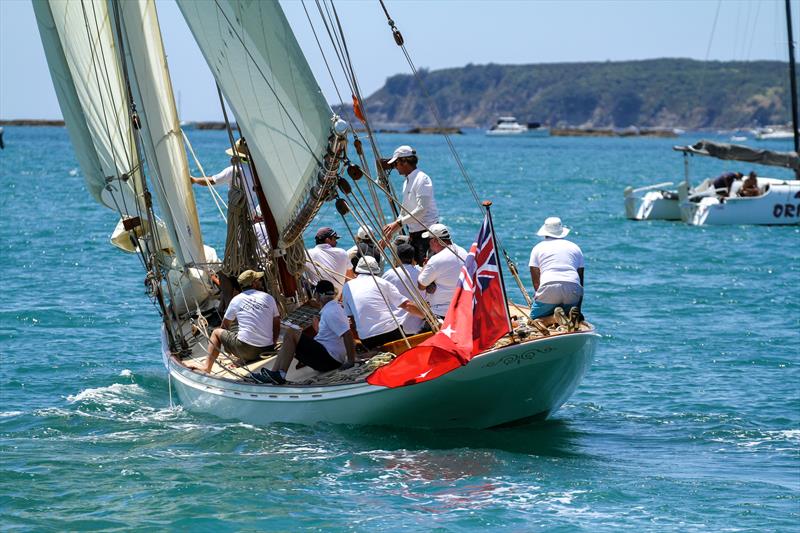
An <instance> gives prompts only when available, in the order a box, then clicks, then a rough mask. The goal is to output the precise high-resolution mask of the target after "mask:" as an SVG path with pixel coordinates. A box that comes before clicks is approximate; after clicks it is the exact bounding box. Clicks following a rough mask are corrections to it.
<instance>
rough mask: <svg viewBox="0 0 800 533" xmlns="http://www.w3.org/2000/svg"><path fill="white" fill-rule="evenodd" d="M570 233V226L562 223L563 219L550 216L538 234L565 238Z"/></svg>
mask: <svg viewBox="0 0 800 533" xmlns="http://www.w3.org/2000/svg"><path fill="white" fill-rule="evenodd" d="M568 234H569V228H567V227H565V226H563V225H562V224H561V219H560V218H558V217H548V218H547V219H546V220H545V221H544V224H542V227H541V228H539V231H537V232H536V235H538V236H539V237H552V238H554V239H563V238H564V237H566V236H567V235H568Z"/></svg>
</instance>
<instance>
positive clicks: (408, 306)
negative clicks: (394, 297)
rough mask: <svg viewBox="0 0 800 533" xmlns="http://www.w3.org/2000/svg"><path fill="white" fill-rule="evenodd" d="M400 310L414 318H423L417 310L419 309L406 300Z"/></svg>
mask: <svg viewBox="0 0 800 533" xmlns="http://www.w3.org/2000/svg"><path fill="white" fill-rule="evenodd" d="M400 309H403V310H405V311H408V312H409V313H411V314H412V315H414V316H416V317H419V318H425V315H424V314H423V313H422V311H420V310H419V307H417V306H416V304H415V303H414V302H412V301H410V300H406V301H405V302H403V303H401V304H400Z"/></svg>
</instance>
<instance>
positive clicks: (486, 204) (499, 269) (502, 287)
mask: <svg viewBox="0 0 800 533" xmlns="http://www.w3.org/2000/svg"><path fill="white" fill-rule="evenodd" d="M481 205H483V207H484V208H486V216H487V217H488V218H489V232H490V233H491V234H492V244H493V245H494V250H495V254H496V255H497V273H498V275H499V276H500V290H501V291H503V307H504V308H505V310H506V321H507V322H508V332H509V333H510V334H511V336H512V337H513V336H514V327H513V326H512V325H511V314H509V312H508V295H507V294H506V282H505V281H504V280H503V268H502V266H501V263H502V261H500V254H499V253H497V252H498V250H499V248H498V247H497V238H496V237H495V234H494V222H493V221H492V212H491V210H490V209H489V208H490V207H491V205H492V202H491V201H490V200H484V201H483V203H482V204H481Z"/></svg>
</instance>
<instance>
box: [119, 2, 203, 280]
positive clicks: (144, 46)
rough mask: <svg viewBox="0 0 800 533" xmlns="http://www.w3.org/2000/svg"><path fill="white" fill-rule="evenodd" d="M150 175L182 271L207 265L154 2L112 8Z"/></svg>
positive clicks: (120, 5)
mask: <svg viewBox="0 0 800 533" xmlns="http://www.w3.org/2000/svg"><path fill="white" fill-rule="evenodd" d="M112 5H113V6H114V7H113V12H112V14H111V15H112V18H113V20H117V18H118V22H119V27H120V33H121V36H122V43H121V46H120V49H121V50H123V51H124V55H125V61H124V66H125V69H126V71H127V74H128V80H129V82H130V87H131V93H132V95H133V99H134V102H135V103H136V104H137V111H138V114H139V117H140V120H141V146H142V148H143V150H144V155H145V157H146V160H147V165H148V171H149V172H148V173H149V176H150V180H151V182H152V183H153V189H154V191H155V193H156V197H157V198H158V204H159V206H160V208H161V216H162V217H163V218H164V221H165V223H166V226H167V229H168V230H169V233H170V237H171V240H172V243H173V246H174V248H175V254H176V257H177V258H178V261H179V263H180V265H179V266H180V267H182V266H185V265H193V264H202V263H204V262H205V254H204V251H203V237H202V234H201V232H200V222H199V220H198V217H197V209H196V207H195V201H194V193H193V192H192V185H191V181H190V179H189V165H188V161H187V159H186V149H185V147H184V144H183V137H182V135H181V131H180V125H179V122H178V112H177V110H176V107H175V99H174V97H173V93H172V83H171V81H170V78H169V71H168V69H167V59H166V57H165V55H164V47H163V43H162V41H161V31H160V29H159V26H158V16H157V14H156V6H155V2H154V1H153V0H132V1H126V2H113V3H112Z"/></svg>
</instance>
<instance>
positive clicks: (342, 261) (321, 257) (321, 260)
mask: <svg viewBox="0 0 800 533" xmlns="http://www.w3.org/2000/svg"><path fill="white" fill-rule="evenodd" d="M314 242H316V243H317V245H316V246H315V247H314V248H311V249H310V250H309V251H308V257H309V258H310V261H306V271H305V275H306V279H307V280H308V282H309V283H310V284H311V285H316V284H317V283H318V282H319V281H320V280H323V279H327V280H328V281H330V282H331V283H333V286H334V287H336V288H337V290H339V291H341V290H342V287H344V283H345V281H347V280H348V279H350V278H352V277H353V270H352V267H351V264H350V258H349V257H348V255H347V252H346V251H345V250H343V249H341V248H338V247H337V246H336V244H337V243H338V242H339V234H338V233H336V231H335V230H334V229H333V228H329V227H327V226H324V227H321V228H319V229H318V230H317V234H316V236H315V237H314Z"/></svg>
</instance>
